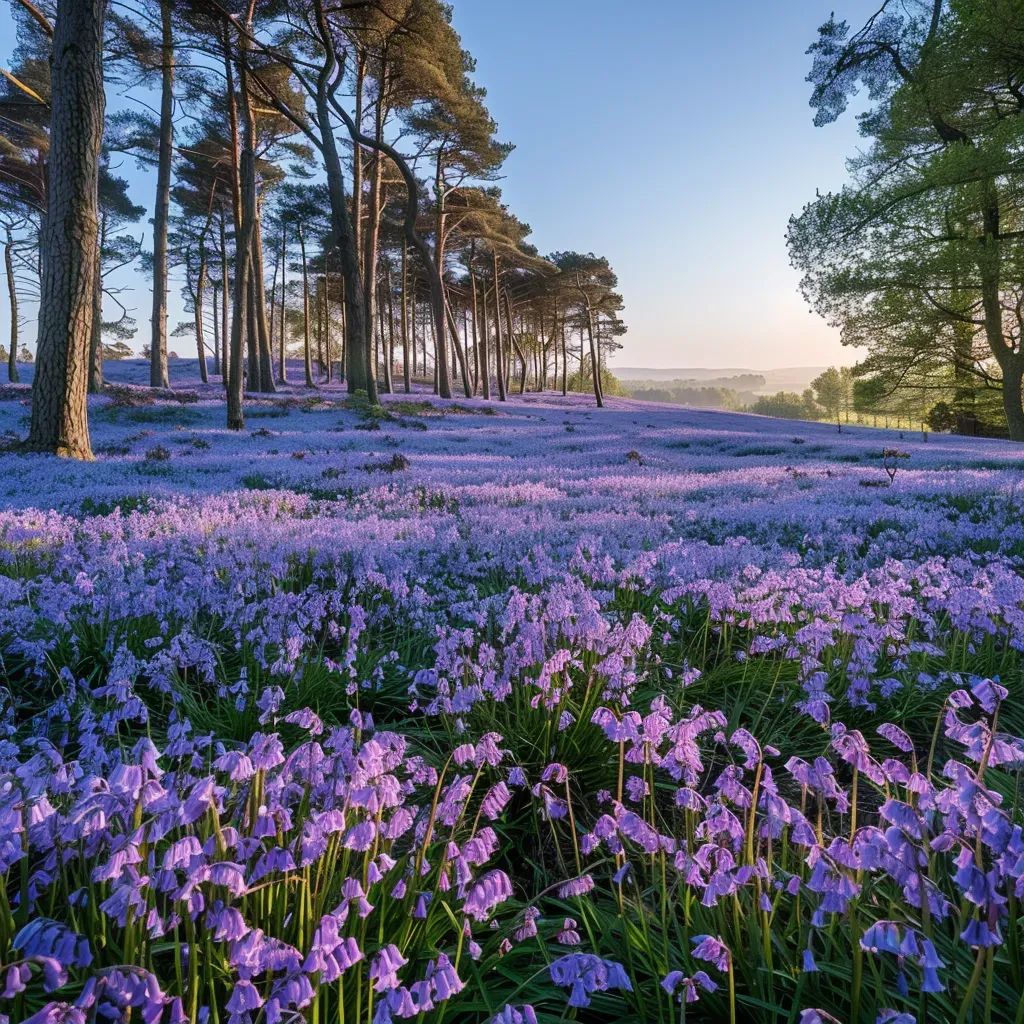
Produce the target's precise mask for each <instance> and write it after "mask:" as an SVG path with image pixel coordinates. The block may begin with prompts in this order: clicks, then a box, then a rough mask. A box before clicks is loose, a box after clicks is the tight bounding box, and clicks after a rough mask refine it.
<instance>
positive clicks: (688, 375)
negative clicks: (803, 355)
mask: <svg viewBox="0 0 1024 1024" xmlns="http://www.w3.org/2000/svg"><path fill="white" fill-rule="evenodd" d="M825 369H827V368H826V367H824V366H793V367H783V368H781V369H778V370H751V369H749V368H745V367H711V368H708V367H698V368H693V367H680V368H678V369H675V368H673V369H669V370H661V369H652V368H651V367H636V366H614V367H612V373H614V374H615V376H616V377H618V378H619V380H623V381H631V380H642V381H656V380H664V381H669V380H679V381H719V380H722V379H723V378H729V377H741V376H745V375H748V374H749V375H754V376H758V377H763V378H764V381H765V383H764V387H763V388H761V389H759V390H758V392H757V393H758V394H765V395H774V394H775V393H776V392H777V391H795V392H796V393H797V394H799V393H800V392H801V391H803V390H804V388H807V387H810V384H811V381H812V380H814V378H815V377H817V376H818V374H819V373H821V372H822V371H823V370H825Z"/></svg>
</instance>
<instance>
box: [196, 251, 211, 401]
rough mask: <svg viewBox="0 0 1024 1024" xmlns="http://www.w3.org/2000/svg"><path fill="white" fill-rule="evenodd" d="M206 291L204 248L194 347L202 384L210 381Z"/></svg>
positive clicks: (200, 258) (200, 268)
mask: <svg viewBox="0 0 1024 1024" xmlns="http://www.w3.org/2000/svg"><path fill="white" fill-rule="evenodd" d="M205 292H206V249H205V247H204V249H203V252H202V255H201V256H200V257H199V281H198V282H197V283H196V302H195V306H196V349H197V351H198V353H199V376H200V377H201V378H202V381H203V383H204V384H209V383H210V376H209V371H208V370H207V368H206V344H205V340H204V338H203V294H204V293H205Z"/></svg>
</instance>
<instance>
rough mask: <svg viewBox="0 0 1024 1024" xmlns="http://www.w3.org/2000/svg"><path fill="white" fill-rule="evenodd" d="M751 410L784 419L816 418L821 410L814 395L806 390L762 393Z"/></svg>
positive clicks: (761, 414)
mask: <svg viewBox="0 0 1024 1024" xmlns="http://www.w3.org/2000/svg"><path fill="white" fill-rule="evenodd" d="M750 411H751V412H753V413H757V414H758V415H759V416H774V417H776V418H777V419H783V420H816V419H818V416H819V412H820V410H819V409H818V407H817V406H816V405H815V403H814V396H813V395H811V394H810V393H809V391H805V392H804V393H803V395H798V394H796V393H795V392H793V391H779V392H777V393H776V394H774V395H762V396H761V397H760V398H759V399H758V400H757V401H756V402H755V403H754V404H753V406H751V409H750Z"/></svg>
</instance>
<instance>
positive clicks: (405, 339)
mask: <svg viewBox="0 0 1024 1024" xmlns="http://www.w3.org/2000/svg"><path fill="white" fill-rule="evenodd" d="M402 378H403V381H404V384H405V393H406V394H407V395H408V394H409V393H410V392H411V391H412V381H411V380H410V377H409V243H408V242H407V241H405V240H404V239H403V240H402Z"/></svg>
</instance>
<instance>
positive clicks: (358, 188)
mask: <svg viewBox="0 0 1024 1024" xmlns="http://www.w3.org/2000/svg"><path fill="white" fill-rule="evenodd" d="M365 82H366V54H365V53H363V52H361V53H360V54H359V55H358V56H357V57H356V82H355V87H356V88H355V97H356V125H357V126H358V128H359V131H362V130H363V86H364V83H365ZM363 169H364V165H363V151H362V149H360V148H359V143H358V142H357V143H355V144H354V145H353V147H352V227H353V233H354V236H355V243H356V252H357V253H361V252H362V251H363ZM363 303H364V305H365V303H366V296H365V294H364V295H363ZM367 322H368V323H372V322H373V320H372V318H371V317H367ZM367 362H369V361H367Z"/></svg>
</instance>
